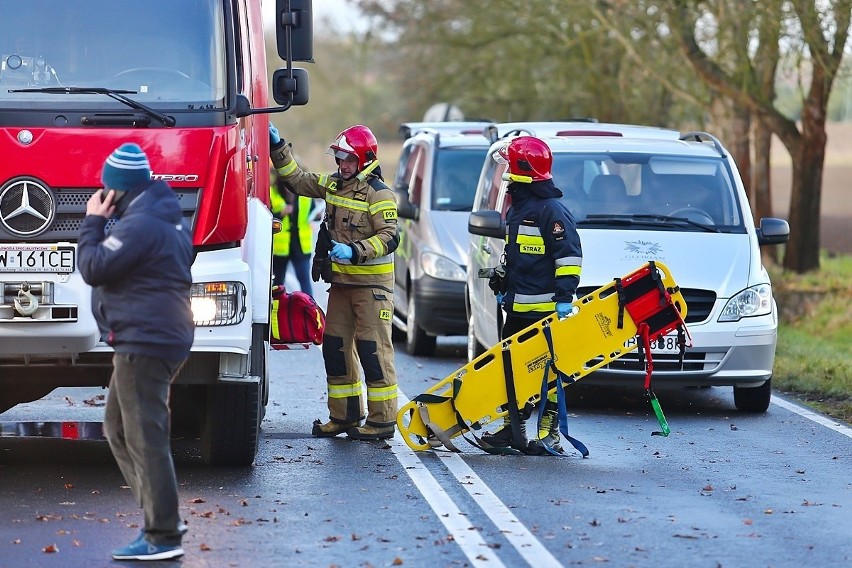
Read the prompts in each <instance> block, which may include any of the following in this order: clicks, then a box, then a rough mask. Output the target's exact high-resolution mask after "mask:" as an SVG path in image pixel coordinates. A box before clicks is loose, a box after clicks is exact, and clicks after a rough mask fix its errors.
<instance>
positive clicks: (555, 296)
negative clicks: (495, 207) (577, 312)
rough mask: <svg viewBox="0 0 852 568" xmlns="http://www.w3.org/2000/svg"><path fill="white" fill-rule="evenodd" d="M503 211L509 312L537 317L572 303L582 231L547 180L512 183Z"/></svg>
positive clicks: (581, 256)
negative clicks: (509, 196) (559, 303)
mask: <svg viewBox="0 0 852 568" xmlns="http://www.w3.org/2000/svg"><path fill="white" fill-rule="evenodd" d="M509 193H510V195H511V196H512V206H511V207H510V208H509V211H508V212H507V214H506V233H507V235H506V248H505V254H506V277H507V281H506V297H505V299H504V305H505V306H506V308H507V309H508V310H509V312H510V313H511V314H512V315H515V316H518V317H528V318H530V319H533V318H534V319H541V318H542V317H544V316H546V315H548V314H551V313H553V311H554V310H555V305H556V303H557V302H572V301H573V300H574V293H575V292H576V291H577V286H578V285H579V283H580V271H581V267H582V263H583V251H582V247H581V246H580V235H579V234H578V233H577V227H576V225H575V224H574V218H573V217H572V215H571V212H570V211H568V208H567V207H565V205H564V204H563V203H562V202H561V201H560V200H559V197H561V196H562V192H561V191H560V190H559V189H558V188H556V186H554V185H553V182H552V181H551V180H545V181H536V182H533V183H528V184H527V183H517V182H515V183H512V184H511V185H510V186H509Z"/></svg>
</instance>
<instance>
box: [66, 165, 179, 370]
mask: <svg viewBox="0 0 852 568" xmlns="http://www.w3.org/2000/svg"><path fill="white" fill-rule="evenodd" d="M116 217H118V218H119V220H118V221H117V222H116V223H115V225H114V226H113V227H112V228H111V229H110V231H109V232H108V233H107V234H106V235H105V234H104V230H105V227H106V223H107V219H106V218H104V217H101V216H100V215H87V216H86V217H85V219H83V223H82V225H81V226H80V239H79V241H78V243H77V263H78V268H79V270H80V274H82V276H83V279H84V280H85V281H86V282H87V283H88V284H90V285H91V286H92V311H93V313H94V316H95V319H96V320H97V322H98V327H99V328H100V330H101V335H102V337H103V338H104V340H105V341H106V342H107V343H108V344H109V345H111V346H112V347H113V348H114V349H115V351H116V352H119V353H138V354H142V355H149V356H153V357H159V358H161V359H168V360H172V361H180V360H183V359H185V358H186V357H188V356H189V351H190V348H191V347H192V341H193V337H194V333H195V326H194V323H193V319H192V312H191V311H190V306H189V292H190V286H191V285H192V275H191V273H190V267H191V266H192V261H193V252H192V240H191V237H190V235H189V231H188V230H187V229H186V228H185V227H183V226H182V225H181V211H180V205H179V204H178V200H177V198H176V197H175V194H174V192H173V191H172V189H171V188H170V187H169V186H168V185H167V184H166V183H165V182H162V181H156V182H152V183H150V184H148V185H145V186H142V187H140V188H137V189H136V190H132V191H130V192H128V193H127V195H125V196H124V198H123V199H121V201H120V202H119V204H118V205H117V206H116Z"/></svg>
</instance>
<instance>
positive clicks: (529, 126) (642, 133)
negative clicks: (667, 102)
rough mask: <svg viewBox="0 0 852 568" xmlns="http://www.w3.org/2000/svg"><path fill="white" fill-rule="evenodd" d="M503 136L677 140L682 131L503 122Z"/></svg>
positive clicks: (595, 124)
mask: <svg viewBox="0 0 852 568" xmlns="http://www.w3.org/2000/svg"><path fill="white" fill-rule="evenodd" d="M494 126H495V127H496V129H497V133H498V135H499V136H500V137H501V138H502V137H504V136H506V135H507V134H510V133H513V132H515V131H518V132H519V133H527V134H528V135H530V136H537V137H539V138H541V137H543V136H557V135H566V136H569V135H573V136H607V135H609V136H618V135H621V136H622V137H628V136H629V137H637V138H655V139H671V140H677V139H678V137H680V133H679V132H678V131H677V130H672V129H669V128H660V127H657V126H644V125H639V124H617V123H605V122H589V121H579V120H577V121H571V120H569V121H538V122H536V121H533V122H501V123H496V124H495V125H494Z"/></svg>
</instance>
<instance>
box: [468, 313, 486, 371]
mask: <svg viewBox="0 0 852 568" xmlns="http://www.w3.org/2000/svg"><path fill="white" fill-rule="evenodd" d="M475 329H476V328H475V327H474V323H473V314H471V315H470V317H468V318H467V362H468V363H470V362H471V361H473V360H474V359H476V358H477V357H479V356H480V355H482V354H483V353H485V351H486V349H485V347H483V346H482V344H481V343H480V342H479V341H477V339H476V332H475Z"/></svg>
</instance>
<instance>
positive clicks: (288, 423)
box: [0, 338, 852, 568]
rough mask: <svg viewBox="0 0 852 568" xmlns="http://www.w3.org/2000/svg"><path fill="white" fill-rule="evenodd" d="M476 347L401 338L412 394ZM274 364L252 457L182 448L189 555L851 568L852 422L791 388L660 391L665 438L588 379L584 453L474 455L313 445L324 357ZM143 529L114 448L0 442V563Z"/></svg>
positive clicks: (257, 560)
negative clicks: (791, 395) (773, 392)
mask: <svg viewBox="0 0 852 568" xmlns="http://www.w3.org/2000/svg"><path fill="white" fill-rule="evenodd" d="M463 348H464V344H463V341H462V338H454V339H448V340H443V339H442V340H441V341H440V342H439V350H438V355H437V357H434V358H430V359H423V358H412V357H409V356H407V355H406V354H404V353H403V352H402V351H403V350H402V349H400V350H399V353H398V354H397V370H398V374H399V377H400V385H401V388H402V391H403V392H404V393H405V395H407V396H408V397H412V396H414V395H416V394H418V393H419V392H422V391H423V390H425V389H426V388H428V387H429V386H430V385H432V384H434V383H435V382H436V381H437V380H440V379H442V378H444V377H445V376H447V375H449V374H450V373H451V372H452V371H453V370H455V369H456V368H457V367H459V366H461V365H462V364H463V359H462V356H463V355H462V354H463ZM272 361H273V363H272V373H273V390H272V396H271V401H270V406H269V407H268V412H267V417H266V419H265V421H264V424H263V427H264V431H263V439H262V441H261V444H260V451H259V454H258V457H257V460H256V465H255V466H254V467H252V468H246V469H229V468H207V467H205V466H204V465H203V464H201V462H200V460H199V458H198V456H197V453H196V452H195V447H194V446H193V444H192V443H191V441H186V440H176V441H175V454H176V459H177V470H178V478H179V481H180V484H181V485H180V497H181V510H182V514H183V517H184V518H185V519H186V521H187V523H188V524H189V533H188V535H187V537H186V538H185V540H184V545H185V549H186V552H187V553H186V556H185V558H184V559H183V560H182V564H183V565H185V566H188V567H195V566H217V567H218V566H247V565H251V566H326V567H327V566H400V565H403V566H488V567H494V566H527V565H531V566H536V567H539V566H572V565H598V564H607V565H611V566H684V565H689V566H691V567H692V566H694V567H704V566H706V567H718V566H725V567H731V566H737V567H740V566H774V567H794V566H795V567H797V568H798V567H799V566H803V565H809V566H820V567H830V566H849V565H850V564H852V539H851V538H850V536H852V532H850V531H852V529H850V528H849V526H850V525H849V519H850V516H849V511H850V510H852V480H850V477H849V466H850V461H851V460H852V430H850V429H849V428H847V427H844V426H839V425H834V424H832V423H831V422H830V421H826V420H824V419H822V421H823V422H824V423H825V424H827V426H826V425H824V424H821V423H818V422H815V421H813V420H811V419H809V418H806V417H804V416H802V415H800V414H797V413H795V412H793V411H791V410H790V408H795V407H792V406H791V405H790V404H789V403H786V402H785V401H783V400H782V399H776V402H777V403H776V404H773V405H772V406H771V408H770V410H769V412H768V413H767V414H765V415H760V416H749V415H741V414H738V413H737V412H736V410H734V405H733V400H732V395H731V393H730V392H729V389H694V390H673V391H661V390H658V392H657V394H658V396H659V398H660V401H661V402H662V404H663V408H664V410H665V412H666V416H667V418H668V421H669V424H670V426H671V428H672V434H671V435H670V436H669V437H668V438H661V437H657V436H654V437H652V436H651V431H652V430H655V429H657V424H656V420H655V419H654V416H653V414H652V413H651V411H650V409H649V408H648V405H647V403H646V402H645V401H644V400H643V397H642V396H641V392H640V391H639V390H638V389H637V391H636V392H625V391H623V390H622V391H616V390H613V389H607V388H600V387H592V386H591V385H588V384H587V385H585V388H583V387H584V385H583V384H579V385H576V386H573V387H571V388H570V389H569V394H571V401H572V405H571V408H572V417H571V420H570V428H571V431H572V433H573V434H574V435H575V436H577V437H578V438H580V439H581V440H583V442H585V444H586V445H587V446H588V447H589V449H590V451H591V455H590V457H589V458H587V459H582V458H581V457H580V456H579V454H576V453H572V454H570V455H569V456H568V457H564V458H552V457H522V456H490V455H486V454H483V453H482V452H480V451H479V450H477V449H476V448H473V447H472V446H470V445H468V444H466V443H465V442H464V441H461V442H460V446H461V448H462V449H463V451H464V453H462V454H461V455H458V454H451V453H448V452H431V451H430V452H419V453H414V452H412V451H410V450H409V449H408V447H407V446H405V445H404V443H403V442H402V441H401V440H400V439H398V438H397V439H395V440H393V441H392V442H391V443H390V444H385V443H381V442H375V443H372V442H354V441H349V440H347V439H343V438H341V439H316V438H313V437H311V435H310V427H311V422H312V421H313V420H314V419H315V418H324V417H325V415H326V408H325V387H324V381H323V378H322V376H321V369H322V360H321V354H320V351H319V349H317V348H311V349H309V350H304V351H286V352H276V353H273V355H272ZM98 394H102V393H101V392H100V391H98V390H97V389H86V390H83V389H80V390H68V389H66V390H61V391H55V392H54V393H52V394H51V395H50V396H49V397H47V398H45V399H43V400H41V401H39V402H37V403H32V404H28V405H21V406H18V407H16V408H14V409H12V410H10V411H8V412H6V413H4V414H0V421H2V422H5V423H8V422H10V421H19V420H29V421H51V420H66V421H68V420H78V421H83V422H92V421H97V420H98V419H99V416H101V415H102V411H103V408H102V407H98V406H93V405H96V404H98V399H97V398H96V396H97V395H98ZM85 401H89V403H88V404H87V403H86V402H85ZM779 404H780V405H779ZM781 405H783V406H781ZM816 418H817V419H820V418H819V417H816ZM140 522H141V514H140V511H139V509H138V507H136V505H135V504H134V503H133V501H132V497H131V495H130V492H129V491H128V490H127V489H126V488H124V487H123V481H122V479H121V477H120V475H119V472H118V470H117V468H116V467H115V465H114V463H113V462H112V459H111V456H110V453H109V449H108V447H107V446H106V443H105V442H103V441H93V442H82V441H67V440H52V439H48V438H28V439H24V440H22V439H16V438H8V437H3V438H0V535H1V536H0V567H2V568H6V567H10V568H12V567H13V568H18V567H25V566H38V567H42V566H61V567H67V566H86V567H89V566H107V565H114V564H117V563H113V562H112V561H111V560H110V559H109V551H110V550H111V549H112V548H114V547H117V546H120V545H123V544H125V543H126V542H127V541H129V540H131V539H132V538H133V537H134V536H135V534H136V532H137V531H138V527H139V524H140ZM54 550H55V551H54Z"/></svg>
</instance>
